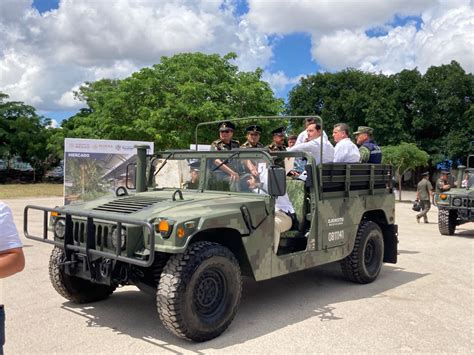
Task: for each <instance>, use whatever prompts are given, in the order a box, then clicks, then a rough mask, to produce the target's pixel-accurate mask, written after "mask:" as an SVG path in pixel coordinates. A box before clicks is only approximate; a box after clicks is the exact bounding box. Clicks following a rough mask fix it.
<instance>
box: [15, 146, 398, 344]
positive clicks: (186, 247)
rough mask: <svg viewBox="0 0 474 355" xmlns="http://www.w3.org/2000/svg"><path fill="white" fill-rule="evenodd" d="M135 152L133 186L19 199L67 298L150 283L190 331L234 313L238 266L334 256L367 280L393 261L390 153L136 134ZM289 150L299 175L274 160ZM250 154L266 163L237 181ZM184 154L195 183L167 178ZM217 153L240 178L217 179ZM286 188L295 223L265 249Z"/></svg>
mask: <svg viewBox="0 0 474 355" xmlns="http://www.w3.org/2000/svg"><path fill="white" fill-rule="evenodd" d="M137 155H138V159H137V166H136V180H135V185H136V186H135V188H136V189H135V191H133V192H132V191H131V190H129V189H126V188H119V189H118V190H117V191H116V194H115V196H107V197H103V198H100V199H97V200H95V201H89V202H85V203H82V204H78V205H68V206H63V207H56V208H49V207H40V206H33V205H28V206H26V207H25V211H24V214H25V222H24V223H25V224H24V231H25V236H26V237H27V238H30V239H35V240H38V241H42V242H45V243H50V244H52V245H53V246H54V248H53V251H52V254H51V257H50V262H49V274H50V279H51V283H52V285H53V287H54V288H55V289H56V291H57V292H58V293H59V294H60V295H62V296H63V297H65V298H66V299H68V300H70V301H72V302H75V303H87V302H94V301H99V300H103V299H105V298H107V297H108V296H109V295H110V294H112V292H113V291H114V290H115V289H116V287H118V286H120V285H136V286H137V287H138V288H139V289H141V290H144V291H148V292H150V291H151V292H152V293H153V294H154V295H155V297H156V307H157V310H158V315H159V318H160V319H161V321H162V323H163V324H164V326H165V327H166V328H167V329H168V330H169V331H171V332H172V333H174V334H175V335H177V336H179V337H181V338H185V339H188V340H192V341H198V342H199V341H206V340H209V339H212V338H214V337H217V336H218V335H220V334H221V333H222V332H223V331H224V330H225V329H226V328H227V327H228V326H229V325H230V323H231V322H232V320H233V318H234V316H235V314H236V312H237V308H238V305H239V303H240V299H241V292H242V276H248V277H250V278H252V279H254V280H256V281H261V280H267V279H271V278H275V277H278V276H281V275H285V274H289V273H293V272H297V271H301V270H305V269H308V268H312V267H316V266H319V265H324V264H327V263H332V262H339V263H340V265H341V269H342V273H343V275H344V276H345V277H346V278H347V279H349V280H351V281H353V282H356V283H361V284H365V283H370V282H372V281H374V280H375V279H376V278H377V276H378V275H379V273H380V270H381V267H382V264H383V262H387V263H396V262H397V242H398V232H397V225H396V224H395V200H394V195H393V193H392V189H391V185H390V184H391V181H392V173H393V171H392V167H391V166H390V165H383V164H355V163H354V164H342V163H335V164H332V163H331V164H319V165H316V164H315V159H314V157H313V156H311V155H309V154H307V153H301V152H300V153H292V152H270V151H268V149H242V150H235V151H234V150H233V151H194V150H185V151H183V150H168V151H164V152H157V153H155V154H153V155H151V156H147V155H146V146H138V147H137ZM290 157H300V158H305V159H306V160H307V165H306V168H305V169H306V175H307V178H306V181H303V180H299V179H292V178H288V177H287V176H286V172H285V169H284V168H282V167H280V166H277V165H275V164H274V162H275V159H278V158H280V159H284V158H290ZM248 161H252V162H253V163H254V164H256V165H257V166H258V169H259V171H260V172H262V173H265V174H266V176H267V179H268V181H267V186H268V187H267V189H266V190H265V191H263V192H260V193H255V191H253V190H252V189H249V188H247V185H245V176H246V173H245V168H244V167H245V166H246V162H248ZM191 163H192V164H193V166H196V164H198V165H199V167H200V169H199V180H198V183H197V184H183V183H182V182H179V181H178V182H176V183H175V184H174V186H170V185H173V183H172V182H170V179H169V176H170V174H172V173H171V170H170V171H169V172H168V171H167V169H168V168H169V167H173V166H174V167H176V166H181V167H184V168H185V169H186V167H187V166H188V165H190V164H191ZM219 164H226V165H228V166H233V167H240V168H242V169H243V170H242V173H243V174H242V175H241V179H240V181H241V183H240V184H238V185H235V184H234V185H231V184H229V183H228V181H226V180H225V179H224V180H223V179H222V178H221V175H222V174H219ZM160 176H162V177H163V176H165V177H168V178H167V179H164V180H163V181H166V183H162V181H161V180H160V178H159V177H160ZM189 186H191V187H192V188H189ZM236 186H237V187H236ZM285 193H287V194H288V197H289V199H290V201H291V202H292V204H293V206H294V208H295V211H296V218H297V223H294V226H293V229H292V230H289V231H287V232H285V233H283V234H282V235H281V237H280V240H279V242H278V248H277V252H275V250H274V235H273V234H274V224H275V201H276V199H277V198H278V197H279V196H282V195H284V194H285ZM35 210H36V213H40V214H42V216H43V224H44V225H43V229H42V232H41V234H40V235H35V234H33V233H31V232H30V230H29V216H30V214H31V213H33V212H34V211H35ZM38 211H39V212H38ZM48 225H49V227H48ZM36 234H37V233H36Z"/></svg>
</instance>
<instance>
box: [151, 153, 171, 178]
mask: <svg viewBox="0 0 474 355" xmlns="http://www.w3.org/2000/svg"><path fill="white" fill-rule="evenodd" d="M172 156H174V153H170V154H169V155H168V156H167V157H166V158H165V161H164V162H163V163H162V164H161V166H160V168H159V169H158V170H157V171H156V172H155V173H154V174H153V177H155V176H156V175H157V174H158V173H159V172H160V171H161V169H163V167H164V166H165V165H166V163H167V162H168V159H169V158H171V157H172Z"/></svg>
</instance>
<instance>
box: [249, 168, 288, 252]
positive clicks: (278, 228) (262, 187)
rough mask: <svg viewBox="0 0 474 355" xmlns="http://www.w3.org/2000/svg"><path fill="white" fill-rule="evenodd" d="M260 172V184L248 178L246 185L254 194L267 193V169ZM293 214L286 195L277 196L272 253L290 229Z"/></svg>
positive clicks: (250, 177)
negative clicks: (281, 236) (282, 235)
mask: <svg viewBox="0 0 474 355" xmlns="http://www.w3.org/2000/svg"><path fill="white" fill-rule="evenodd" d="M259 170H260V183H259V182H258V180H257V179H256V178H255V177H254V176H249V179H248V180H247V184H248V187H249V189H251V190H252V191H253V192H256V193H262V194H263V193H266V191H268V178H267V169H259ZM294 213H295V209H294V208H293V205H292V204H291V201H290V199H289V198H288V194H287V193H285V194H284V195H283V196H278V197H277V199H276V201H275V226H274V231H273V251H274V252H275V254H276V253H277V252H278V246H279V245H280V235H281V233H284V232H286V231H289V230H290V229H291V226H292V225H293V219H292V218H291V215H292V214H294Z"/></svg>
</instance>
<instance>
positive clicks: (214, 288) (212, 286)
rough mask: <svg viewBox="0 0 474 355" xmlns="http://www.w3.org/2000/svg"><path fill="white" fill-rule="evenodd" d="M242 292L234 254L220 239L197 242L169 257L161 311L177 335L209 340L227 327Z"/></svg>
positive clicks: (161, 287) (161, 291)
mask: <svg viewBox="0 0 474 355" xmlns="http://www.w3.org/2000/svg"><path fill="white" fill-rule="evenodd" d="M241 293H242V278H241V274H240V268H239V264H238V262H237V260H236V258H235V256H234V254H232V252H231V251H230V250H229V249H227V248H226V247H224V246H222V245H220V244H217V243H211V242H197V243H195V244H191V245H190V246H189V247H188V249H187V250H186V251H185V252H184V253H183V254H177V255H173V256H172V257H171V258H170V259H169V260H168V262H167V264H166V266H165V268H164V270H163V272H162V273H161V279H160V282H159V284H158V291H157V309H158V314H159V316H160V319H161V321H162V322H163V325H164V326H165V327H166V328H167V329H168V330H169V331H170V332H172V333H174V334H175V335H177V336H179V337H181V338H184V339H187V340H192V341H206V340H209V339H212V338H215V337H217V336H218V335H220V334H221V333H222V332H223V331H224V330H226V329H227V327H228V326H229V324H230V323H231V322H232V320H233V318H234V316H235V314H236V312H237V308H238V305H239V303H240V297H241Z"/></svg>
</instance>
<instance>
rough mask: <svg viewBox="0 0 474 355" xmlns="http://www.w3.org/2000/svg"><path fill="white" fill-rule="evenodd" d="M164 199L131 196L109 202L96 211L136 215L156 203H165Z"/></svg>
mask: <svg viewBox="0 0 474 355" xmlns="http://www.w3.org/2000/svg"><path fill="white" fill-rule="evenodd" d="M164 200H165V199H163V198H157V197H139V196H131V197H124V198H119V199H117V200H114V201H111V202H108V203H106V204H104V205H101V206H98V207H96V208H94V210H96V211H104V212H116V213H126V214H129V213H134V212H137V211H140V210H143V209H145V208H148V207H150V206H152V205H154V204H155V203H158V202H161V201H164Z"/></svg>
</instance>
